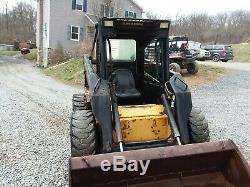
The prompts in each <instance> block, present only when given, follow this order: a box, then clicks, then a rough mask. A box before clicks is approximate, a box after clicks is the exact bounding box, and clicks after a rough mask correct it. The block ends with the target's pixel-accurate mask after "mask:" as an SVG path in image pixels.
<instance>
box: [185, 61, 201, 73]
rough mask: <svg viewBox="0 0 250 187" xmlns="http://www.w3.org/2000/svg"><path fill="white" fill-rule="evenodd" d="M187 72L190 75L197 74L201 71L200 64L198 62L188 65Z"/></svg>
mask: <svg viewBox="0 0 250 187" xmlns="http://www.w3.org/2000/svg"><path fill="white" fill-rule="evenodd" d="M187 71H188V73H190V74H193V75H194V74H196V73H198V71H199V64H198V63H197V62H193V63H190V64H187Z"/></svg>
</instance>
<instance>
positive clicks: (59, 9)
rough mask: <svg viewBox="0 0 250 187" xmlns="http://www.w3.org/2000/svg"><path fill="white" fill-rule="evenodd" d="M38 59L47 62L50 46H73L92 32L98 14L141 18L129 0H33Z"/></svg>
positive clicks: (41, 62) (51, 47)
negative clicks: (35, 0)
mask: <svg viewBox="0 0 250 187" xmlns="http://www.w3.org/2000/svg"><path fill="white" fill-rule="evenodd" d="M37 4H38V7H37V10H38V11H37V38H36V39H37V45H38V63H39V65H44V66H47V64H48V55H49V51H50V49H56V48H58V47H59V46H61V47H62V48H63V49H64V50H68V51H71V50H74V48H76V47H77V46H79V45H80V44H81V43H82V42H83V41H84V40H85V39H87V38H90V37H92V36H93V35H94V24H95V22H96V21H97V20H98V18H99V17H103V16H105V17H130V18H142V12H143V10H142V8H141V7H140V6H139V5H138V4H137V3H135V2H134V1H133V0H37Z"/></svg>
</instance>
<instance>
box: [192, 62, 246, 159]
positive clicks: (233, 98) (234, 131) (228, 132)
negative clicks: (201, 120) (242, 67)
mask: <svg viewBox="0 0 250 187" xmlns="http://www.w3.org/2000/svg"><path fill="white" fill-rule="evenodd" d="M249 65H250V64H249ZM249 93H250V72H247V71H246V72H237V73H235V74H233V75H228V76H225V77H224V78H223V79H221V80H218V81H216V82H214V83H211V84H209V85H206V86H204V87H202V88H200V89H198V90H195V91H194V92H193V93H192V96H193V105H195V106H198V107H200V108H201V109H202V111H203V113H204V114H205V115H206V118H207V120H208V121H209V128H210V134H211V135H210V136H211V141H218V140H227V139H231V140H233V141H234V142H235V143H236V144H237V145H238V146H239V148H240V150H241V152H242V153H243V155H244V156H245V158H246V159H247V160H248V162H250V136H249V133H250V94H249Z"/></svg>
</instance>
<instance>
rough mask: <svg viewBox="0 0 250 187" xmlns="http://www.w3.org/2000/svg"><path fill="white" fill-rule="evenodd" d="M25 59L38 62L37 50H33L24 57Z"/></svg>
mask: <svg viewBox="0 0 250 187" xmlns="http://www.w3.org/2000/svg"><path fill="white" fill-rule="evenodd" d="M22 56H23V58H25V59H27V60H30V61H36V60H37V49H31V50H30V53H28V54H26V55H22Z"/></svg>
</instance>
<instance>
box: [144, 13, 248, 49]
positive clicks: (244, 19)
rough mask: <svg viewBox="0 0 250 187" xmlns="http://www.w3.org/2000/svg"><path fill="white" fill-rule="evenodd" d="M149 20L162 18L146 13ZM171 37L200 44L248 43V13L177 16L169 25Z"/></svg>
mask: <svg viewBox="0 0 250 187" xmlns="http://www.w3.org/2000/svg"><path fill="white" fill-rule="evenodd" d="M147 16H148V17H149V18H153V19H157V18H161V19H162V18H163V17H161V16H159V15H157V14H153V13H150V12H148V13H147ZM170 34H171V35H178V36H179V35H184V36H188V37H189V38H190V40H194V41H198V42H201V43H214V44H219V43H221V44H222V43H223V44H232V43H242V42H250V11H244V10H237V11H232V12H224V13H219V14H217V15H214V16H211V15H208V14H205V13H193V14H190V15H187V16H183V15H177V16H176V17H175V18H174V19H173V20H172V23H171V30H170Z"/></svg>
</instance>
